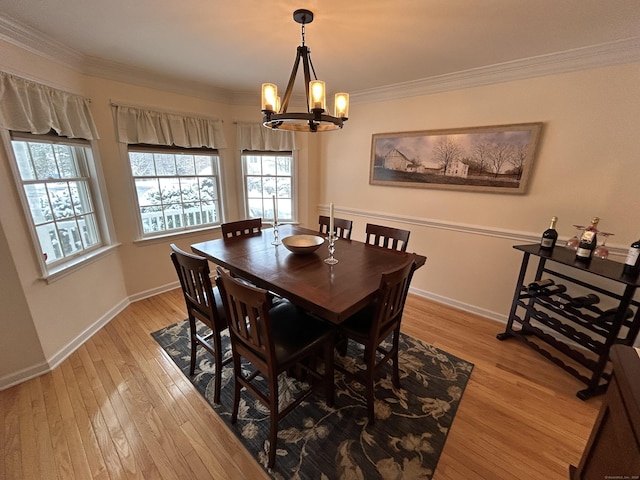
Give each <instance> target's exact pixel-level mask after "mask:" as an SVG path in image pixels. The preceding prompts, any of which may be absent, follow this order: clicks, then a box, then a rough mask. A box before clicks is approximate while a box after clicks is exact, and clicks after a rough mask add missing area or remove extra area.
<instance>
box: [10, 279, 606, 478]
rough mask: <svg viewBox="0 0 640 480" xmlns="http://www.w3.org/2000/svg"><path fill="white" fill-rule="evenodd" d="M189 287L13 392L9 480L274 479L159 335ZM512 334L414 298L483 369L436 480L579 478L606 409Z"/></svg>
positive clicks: (422, 313) (436, 336)
mask: <svg viewBox="0 0 640 480" xmlns="http://www.w3.org/2000/svg"><path fill="white" fill-rule="evenodd" d="M184 316H185V314H184V306H183V300H182V297H181V293H180V291H179V290H173V291H171V292H167V293H164V294H162V295H158V296H156V297H153V298H150V299H146V300H142V301H140V302H137V303H135V304H132V305H130V306H129V307H128V308H127V309H126V310H124V311H123V312H122V313H121V314H120V315H118V316H117V317H116V318H115V319H114V320H112V321H111V322H110V323H109V324H108V325H107V326H106V327H104V328H103V329H102V330H101V331H100V332H98V333H97V334H96V335H94V336H93V338H91V339H90V340H89V341H88V342H87V343H86V344H85V345H83V346H82V347H81V348H80V349H79V350H78V351H76V352H75V353H74V354H72V355H71V356H70V357H69V358H68V359H67V360H66V361H65V362H64V363H63V364H62V365H61V366H59V367H58V368H56V369H55V370H54V371H53V372H51V373H49V374H46V375H42V376H40V377H39V378H36V379H33V380H30V381H28V382H25V383H23V384H21V385H18V386H15V387H13V388H10V389H7V390H5V391H3V392H0V422H2V428H1V429H0V453H1V454H2V455H0V479H7V480H13V479H28V480H31V479H39V478H52V479H54V478H57V479H82V480H84V479H128V478H139V479H154V478H162V479H180V480H185V479H198V480H200V479H209V478H211V479H216V480H224V479H229V480H237V479H252V480H253V479H259V478H267V477H266V475H265V474H264V472H263V471H262V469H261V468H260V467H259V466H258V465H257V463H256V462H255V461H254V460H253V459H252V457H251V456H250V455H249V454H248V453H247V452H246V451H245V450H244V448H243V447H242V446H241V445H240V443H239V442H238V441H236V439H235V437H234V435H233V433H231V432H230V431H228V430H227V428H226V427H225V425H224V424H223V422H222V421H221V420H219V419H218V417H217V416H216V414H215V413H214V412H213V410H212V409H211V408H210V407H209V406H208V404H207V403H206V401H205V400H204V399H203V398H202V397H201V396H200V394H199V393H198V392H197V391H196V390H195V389H194V387H193V386H192V385H191V384H190V383H189V382H188V381H187V379H186V378H185V377H184V376H183V375H182V373H181V372H180V371H178V369H177V368H176V366H175V365H174V364H173V362H172V361H171V360H169V358H168V357H167V356H166V355H165V354H164V352H163V350H162V349H161V348H160V347H159V346H158V344H157V343H156V342H155V341H154V340H153V339H152V338H151V336H150V335H149V334H150V332H152V331H155V330H158V329H160V328H162V327H164V326H166V325H169V324H171V323H173V322H175V321H177V320H181V319H182V318H184ZM503 328H504V326H503V325H502V324H500V323H496V322H493V321H490V320H486V319H483V318H480V317H477V316H474V315H471V314H468V313H465V312H461V311H458V310H454V309H451V308H449V307H445V306H442V305H439V304H435V303H433V302H430V301H427V300H425V299H422V298H419V297H416V296H410V297H409V299H408V301H407V306H406V309H405V316H404V320H403V330H404V331H405V333H407V334H409V335H412V336H414V337H417V338H420V339H422V340H424V341H426V342H428V343H431V344H432V345H435V346H437V347H439V348H442V349H444V350H446V351H448V352H450V353H452V354H454V355H457V356H459V357H462V358H464V359H466V360H468V361H471V362H473V363H474V364H475V368H474V370H473V374H472V376H471V380H470V382H469V384H468V386H467V389H466V391H465V393H464V396H463V398H462V401H461V404H460V408H459V410H458V413H457V415H456V417H455V420H454V422H453V426H452V429H451V431H450V433H449V437H448V438H447V442H446V445H445V448H444V452H443V454H442V456H441V458H440V462H439V464H438V468H437V470H436V472H435V475H434V480H470V479H489V480H502V479H504V480H514V479H523V480H540V479H544V480H560V479H562V480H566V479H567V478H568V467H569V464H574V465H577V463H578V461H579V459H580V456H581V454H582V450H583V449H584V446H585V444H586V441H587V438H588V436H589V432H590V431H591V427H592V426H593V423H594V421H595V418H596V416H597V411H598V409H599V406H600V402H601V398H595V399H591V400H589V401H587V402H583V401H581V400H579V399H578V398H576V396H575V393H576V391H577V390H579V389H581V388H582V387H583V385H582V384H581V383H580V382H579V381H578V380H576V379H574V378H573V377H572V376H570V375H569V374H567V373H565V372H564V371H562V370H560V369H559V368H557V367H556V366H554V365H553V364H551V363H550V362H549V361H547V360H546V359H544V358H542V357H541V356H540V355H539V354H537V353H536V352H534V351H533V350H531V349H529V348H527V347H526V346H525V345H522V344H521V343H520V342H517V341H516V340H509V341H505V342H500V341H498V340H496V338H495V335H496V333H499V332H501V331H502V330H503Z"/></svg>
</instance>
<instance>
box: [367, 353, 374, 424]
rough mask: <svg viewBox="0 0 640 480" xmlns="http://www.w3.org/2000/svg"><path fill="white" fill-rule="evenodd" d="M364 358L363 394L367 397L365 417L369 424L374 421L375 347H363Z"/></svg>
mask: <svg viewBox="0 0 640 480" xmlns="http://www.w3.org/2000/svg"><path fill="white" fill-rule="evenodd" d="M364 350H365V352H364V360H365V365H366V366H367V370H366V372H365V392H366V393H365V394H366V398H367V417H368V418H369V424H370V425H373V424H374V423H375V407H374V406H375V402H376V399H375V394H374V388H375V381H376V378H375V377H376V349H375V347H372V346H367V347H365V349H364Z"/></svg>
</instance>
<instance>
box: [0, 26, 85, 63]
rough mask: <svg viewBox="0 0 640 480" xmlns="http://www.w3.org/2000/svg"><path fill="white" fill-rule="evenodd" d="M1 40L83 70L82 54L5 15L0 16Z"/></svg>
mask: <svg viewBox="0 0 640 480" xmlns="http://www.w3.org/2000/svg"><path fill="white" fill-rule="evenodd" d="M0 39H2V40H5V41H7V42H8V43H10V44H12V45H15V46H16V47H20V48H22V49H24V50H27V51H29V52H31V53H34V54H36V55H39V56H41V57H45V58H47V59H49V60H52V61H55V62H57V63H62V64H63V65H65V66H67V67H69V68H71V69H74V70H81V69H82V65H83V62H84V56H83V55H82V54H81V53H80V52H78V51H77V50H74V49H73V48H69V47H67V46H66V45H64V44H62V43H60V42H58V41H57V40H56V39H54V38H52V37H49V36H46V35H44V34H42V33H40V32H38V31H36V30H33V29H32V28H29V27H28V26H26V25H24V24H23V23H20V22H18V21H17V20H13V19H12V18H10V17H7V16H4V15H0Z"/></svg>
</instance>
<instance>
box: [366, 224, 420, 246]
mask: <svg viewBox="0 0 640 480" xmlns="http://www.w3.org/2000/svg"><path fill="white" fill-rule="evenodd" d="M410 234H411V232H410V231H409V230H403V229H401V228H393V227H386V226H384V225H375V224H373V223H367V227H366V235H367V236H366V240H365V243H367V244H369V245H375V246H378V247H383V248H388V249H391V250H399V251H401V252H406V251H407V245H408V244H409V235H410Z"/></svg>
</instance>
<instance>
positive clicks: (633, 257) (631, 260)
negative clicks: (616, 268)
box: [624, 248, 640, 267]
mask: <svg viewBox="0 0 640 480" xmlns="http://www.w3.org/2000/svg"><path fill="white" fill-rule="evenodd" d="M639 256H640V248H630V249H629V253H628V254H627V258H626V260H625V261H624V263H625V264H627V265H630V266H632V267H634V266H635V265H636V264H637V263H638V257H639Z"/></svg>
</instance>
